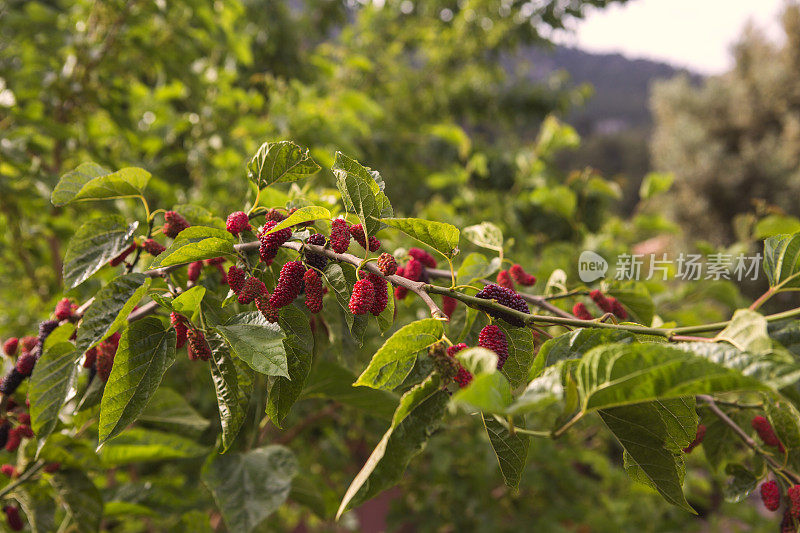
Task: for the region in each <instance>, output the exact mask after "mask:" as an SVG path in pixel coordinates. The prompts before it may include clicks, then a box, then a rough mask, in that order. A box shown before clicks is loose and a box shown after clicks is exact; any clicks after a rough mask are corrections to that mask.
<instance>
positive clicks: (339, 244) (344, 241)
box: [330, 218, 350, 254]
mask: <svg viewBox="0 0 800 533" xmlns="http://www.w3.org/2000/svg"><path fill="white" fill-rule="evenodd" d="M330 241H331V248H332V249H333V251H334V252H336V253H337V254H343V253H345V252H346V251H347V248H348V247H349V246H350V226H349V225H348V224H347V221H346V220H344V219H343V218H337V219H334V221H333V222H332V223H331V237H330Z"/></svg>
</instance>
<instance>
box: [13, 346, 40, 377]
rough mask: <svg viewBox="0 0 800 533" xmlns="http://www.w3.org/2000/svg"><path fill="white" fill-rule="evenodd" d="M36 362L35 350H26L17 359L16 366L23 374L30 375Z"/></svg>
mask: <svg viewBox="0 0 800 533" xmlns="http://www.w3.org/2000/svg"><path fill="white" fill-rule="evenodd" d="M35 364H36V354H35V353H33V352H25V353H23V354H22V355H20V356H19V359H17V364H16V365H14V368H16V369H17V372H19V373H20V374H22V375H23V376H30V375H31V373H32V372H33V367H34V365H35Z"/></svg>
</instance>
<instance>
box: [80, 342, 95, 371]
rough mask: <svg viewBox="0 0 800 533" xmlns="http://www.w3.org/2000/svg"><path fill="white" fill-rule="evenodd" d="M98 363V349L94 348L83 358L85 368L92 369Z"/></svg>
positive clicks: (87, 351)
mask: <svg viewBox="0 0 800 533" xmlns="http://www.w3.org/2000/svg"><path fill="white" fill-rule="evenodd" d="M96 361H97V347H96V346H94V347H92V348H89V349H88V350H86V353H85V354H84V357H83V368H92V367H93V366H94V365H95V362H96Z"/></svg>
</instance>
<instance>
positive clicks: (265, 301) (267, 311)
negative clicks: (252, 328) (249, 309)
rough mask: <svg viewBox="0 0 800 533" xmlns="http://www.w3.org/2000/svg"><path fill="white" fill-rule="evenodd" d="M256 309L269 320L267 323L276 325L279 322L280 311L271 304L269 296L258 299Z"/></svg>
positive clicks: (265, 295)
mask: <svg viewBox="0 0 800 533" xmlns="http://www.w3.org/2000/svg"><path fill="white" fill-rule="evenodd" d="M256 308H257V309H258V310H259V311H261V314H262V315H263V316H264V318H266V319H267V322H272V323H273V324H274V323H275V322H277V321H278V317H279V316H280V315H279V313H278V310H277V309H275V308H274V307H272V306H271V305H270V304H269V294H264V295H262V296H259V297H258V298H256Z"/></svg>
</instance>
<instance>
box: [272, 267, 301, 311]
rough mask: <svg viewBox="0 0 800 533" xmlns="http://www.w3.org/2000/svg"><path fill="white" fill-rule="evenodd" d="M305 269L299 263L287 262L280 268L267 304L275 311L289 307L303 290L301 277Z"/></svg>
mask: <svg viewBox="0 0 800 533" xmlns="http://www.w3.org/2000/svg"><path fill="white" fill-rule="evenodd" d="M305 272H306V267H304V266H303V263H301V262H300V261H289V262H287V263H286V264H284V265H283V268H281V273H280V274H279V276H278V283H277V284H276V285H275V291H274V292H273V293H272V296H270V297H269V304H270V305H271V306H272V307H274V308H275V309H280V308H281V307H283V306H285V305H289V304H290V303H292V302H293V301H294V299H295V298H297V296H298V295H299V294H300V291H301V290H302V289H303V275H304V274H305Z"/></svg>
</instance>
